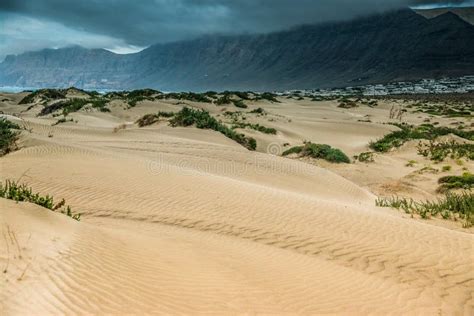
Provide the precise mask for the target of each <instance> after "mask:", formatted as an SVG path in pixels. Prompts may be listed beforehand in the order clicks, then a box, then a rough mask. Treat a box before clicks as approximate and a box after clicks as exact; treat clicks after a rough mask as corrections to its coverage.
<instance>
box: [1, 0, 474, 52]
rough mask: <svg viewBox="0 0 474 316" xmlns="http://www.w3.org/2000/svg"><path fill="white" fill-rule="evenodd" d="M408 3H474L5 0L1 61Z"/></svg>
mask: <svg viewBox="0 0 474 316" xmlns="http://www.w3.org/2000/svg"><path fill="white" fill-rule="evenodd" d="M407 6H422V7H436V6H474V0H464V1H463V0H458V1H457V0H453V1H436V0H137V1H132V0H77V1H64V0H0V61H1V60H3V58H4V57H5V55H7V54H19V53H22V52H25V51H31V50H38V49H42V48H59V47H65V46H70V45H81V46H84V47H87V48H106V49H109V50H112V51H115V52H118V53H129V52H135V51H139V50H141V49H143V48H144V47H147V46H149V45H152V44H155V43H160V42H169V41H176V40H182V39H190V38H194V37H197V36H200V35H203V34H215V33H224V34H229V33H230V34H232V33H255V32H258V33H261V32H270V31H276V30H282V29H287V28H289V27H292V26H295V25H300V24H308V23H320V22H326V21H338V20H346V19H351V18H354V17H357V16H361V15H366V14H371V13H375V12H383V11H386V10H391V9H396V8H402V7H407Z"/></svg>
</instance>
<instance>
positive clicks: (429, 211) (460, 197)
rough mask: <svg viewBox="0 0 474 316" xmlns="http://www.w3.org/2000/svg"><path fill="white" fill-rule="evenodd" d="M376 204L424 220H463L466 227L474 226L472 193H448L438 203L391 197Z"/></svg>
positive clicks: (377, 201)
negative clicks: (437, 218) (434, 218)
mask: <svg viewBox="0 0 474 316" xmlns="http://www.w3.org/2000/svg"><path fill="white" fill-rule="evenodd" d="M375 204H376V205H377V206H380V207H391V208H394V209H397V210H403V211H404V212H405V213H407V214H412V216H413V215H414V214H417V215H419V216H420V217H421V218H423V219H428V218H430V217H442V218H443V219H452V220H463V221H464V224H463V226H464V227H471V226H473V225H474V194H473V193H471V192H463V193H459V194H456V193H446V194H445V196H444V197H442V198H440V199H438V200H436V201H422V202H416V201H414V200H413V199H407V198H400V197H391V198H379V199H377V200H376V202H375Z"/></svg>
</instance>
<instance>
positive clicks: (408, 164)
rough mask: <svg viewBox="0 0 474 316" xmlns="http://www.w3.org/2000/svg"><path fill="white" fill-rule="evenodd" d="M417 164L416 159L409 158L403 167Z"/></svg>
mask: <svg viewBox="0 0 474 316" xmlns="http://www.w3.org/2000/svg"><path fill="white" fill-rule="evenodd" d="M416 164H417V161H416V160H409V161H408V162H407V164H406V165H405V167H414V166H415V165H416Z"/></svg>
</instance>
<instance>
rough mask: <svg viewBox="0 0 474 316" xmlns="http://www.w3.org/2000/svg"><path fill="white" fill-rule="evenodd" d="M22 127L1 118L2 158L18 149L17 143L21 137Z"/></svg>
mask: <svg viewBox="0 0 474 316" xmlns="http://www.w3.org/2000/svg"><path fill="white" fill-rule="evenodd" d="M19 130H20V126H18V124H15V123H12V122H10V121H8V120H6V119H5V118H0V156H4V155H6V154H8V153H9V152H11V151H13V150H15V149H16V147H17V145H16V142H17V140H18V137H19V135H20V132H19Z"/></svg>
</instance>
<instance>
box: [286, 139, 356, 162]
mask: <svg viewBox="0 0 474 316" xmlns="http://www.w3.org/2000/svg"><path fill="white" fill-rule="evenodd" d="M290 154H298V155H299V156H300V157H311V158H315V159H324V160H326V161H329V162H335V163H350V162H351V161H350V159H349V157H347V155H346V154H344V153H343V152H342V151H341V150H339V149H336V148H332V147H331V146H329V145H325V144H313V143H310V142H307V143H305V145H304V146H297V147H293V148H290V149H288V150H286V151H285V152H283V154H282V155H283V156H288V155H290Z"/></svg>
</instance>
